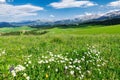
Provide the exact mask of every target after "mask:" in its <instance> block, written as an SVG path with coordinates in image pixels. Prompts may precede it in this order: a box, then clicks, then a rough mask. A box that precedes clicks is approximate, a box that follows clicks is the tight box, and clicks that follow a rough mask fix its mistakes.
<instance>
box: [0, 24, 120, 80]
mask: <svg viewBox="0 0 120 80" xmlns="http://www.w3.org/2000/svg"><path fill="white" fill-rule="evenodd" d="M17 31H36V33H38V32H41V31H46V33H44V34H40V35H33V34H29V35H25V33H21V35H12V34H11V32H17ZM0 33H1V34H3V33H4V34H5V33H9V35H8V36H7V35H5V36H2V35H1V36H0V80H120V25H112V26H102V25H99V26H98V25H94V26H92V25H89V26H87V25H86V27H75V28H72V27H71V28H70V27H69V28H62V27H61V28H60V27H55V28H50V29H36V28H30V27H19V28H1V29H0Z"/></svg>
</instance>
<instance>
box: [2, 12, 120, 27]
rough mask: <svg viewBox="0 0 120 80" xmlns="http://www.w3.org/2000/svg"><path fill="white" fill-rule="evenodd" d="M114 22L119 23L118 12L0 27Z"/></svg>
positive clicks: (5, 24)
mask: <svg viewBox="0 0 120 80" xmlns="http://www.w3.org/2000/svg"><path fill="white" fill-rule="evenodd" d="M111 21H115V23H116V22H117V23H120V10H114V11H109V12H107V13H104V14H86V15H80V16H78V17H76V18H74V19H65V20H58V21H42V20H35V21H22V22H0V27H11V26H48V25H51V26H52V25H70V24H74V25H78V24H82V23H99V24H101V23H104V22H105V23H106V22H107V23H109V22H111Z"/></svg>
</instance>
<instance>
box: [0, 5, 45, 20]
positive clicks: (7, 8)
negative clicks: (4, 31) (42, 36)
mask: <svg viewBox="0 0 120 80" xmlns="http://www.w3.org/2000/svg"><path fill="white" fill-rule="evenodd" d="M40 10H44V9H43V8H42V7H38V6H33V5H30V4H26V5H16V6H15V5H10V4H7V3H0V21H5V20H11V21H13V19H16V20H19V18H23V20H24V19H25V17H28V16H37V11H40ZM4 19H5V20H4Z"/></svg>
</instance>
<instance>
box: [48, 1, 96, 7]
mask: <svg viewBox="0 0 120 80" xmlns="http://www.w3.org/2000/svg"><path fill="white" fill-rule="evenodd" d="M95 5H97V4H96V3H94V2H91V1H87V0H83V1H77V0H62V1H61V2H53V3H51V4H50V6H52V7H54V8H56V9H59V8H72V7H90V6H95Z"/></svg>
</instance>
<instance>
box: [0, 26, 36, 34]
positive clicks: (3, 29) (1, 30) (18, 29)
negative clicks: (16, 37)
mask: <svg viewBox="0 0 120 80" xmlns="http://www.w3.org/2000/svg"><path fill="white" fill-rule="evenodd" d="M23 30H26V31H31V30H35V29H34V28H30V27H27V26H22V27H15V28H14V27H11V28H9V27H8V28H7V27H6V28H0V33H8V32H17V31H23Z"/></svg>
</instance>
